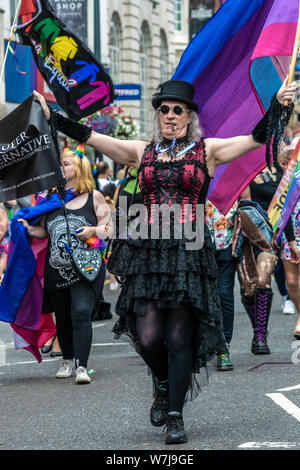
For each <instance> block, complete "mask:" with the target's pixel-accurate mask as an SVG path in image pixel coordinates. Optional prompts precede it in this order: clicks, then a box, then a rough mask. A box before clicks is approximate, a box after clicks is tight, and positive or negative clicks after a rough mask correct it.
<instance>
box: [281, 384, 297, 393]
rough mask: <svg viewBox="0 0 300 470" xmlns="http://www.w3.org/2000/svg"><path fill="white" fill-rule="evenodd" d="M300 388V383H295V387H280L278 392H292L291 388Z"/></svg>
mask: <svg viewBox="0 0 300 470" xmlns="http://www.w3.org/2000/svg"><path fill="white" fill-rule="evenodd" d="M299 388H300V384H299V385H294V386H293V387H286V388H279V389H278V390H276V392H290V391H291V390H299Z"/></svg>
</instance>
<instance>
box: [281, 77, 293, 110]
mask: <svg viewBox="0 0 300 470" xmlns="http://www.w3.org/2000/svg"><path fill="white" fill-rule="evenodd" d="M287 81H288V77H286V79H285V80H284V82H283V84H282V85H281V88H280V89H279V90H278V92H277V95H276V98H277V100H278V101H279V103H280V104H284V102H285V101H288V102H289V104H291V103H293V102H294V101H295V97H296V89H297V84H296V82H292V83H291V84H290V85H287Z"/></svg>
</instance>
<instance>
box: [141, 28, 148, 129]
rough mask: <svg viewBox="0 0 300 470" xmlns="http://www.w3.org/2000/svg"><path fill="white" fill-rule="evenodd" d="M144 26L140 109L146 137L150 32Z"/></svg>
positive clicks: (142, 127) (142, 32) (142, 33)
mask: <svg viewBox="0 0 300 470" xmlns="http://www.w3.org/2000/svg"><path fill="white" fill-rule="evenodd" d="M147 29H148V28H147V26H146V25H143V28H142V31H141V35H140V83H141V86H142V98H141V107H140V132H141V134H142V135H146V133H147V127H148V65H149V64H148V54H149V32H148V30H147Z"/></svg>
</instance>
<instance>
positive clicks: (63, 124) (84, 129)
mask: <svg viewBox="0 0 300 470" xmlns="http://www.w3.org/2000/svg"><path fill="white" fill-rule="evenodd" d="M50 114H51V117H52V118H53V120H54V122H55V126H56V129H57V130H59V131H60V132H62V133H63V134H65V135H66V136H68V137H70V138H71V139H73V140H76V141H77V142H79V143H81V144H84V143H85V142H86V141H87V140H88V139H89V138H90V137H91V133H92V128H91V127H89V126H85V125H84V124H79V123H78V122H76V121H73V120H72V119H69V118H66V117H64V116H62V114H60V113H58V112H55V111H53V109H52V108H50Z"/></svg>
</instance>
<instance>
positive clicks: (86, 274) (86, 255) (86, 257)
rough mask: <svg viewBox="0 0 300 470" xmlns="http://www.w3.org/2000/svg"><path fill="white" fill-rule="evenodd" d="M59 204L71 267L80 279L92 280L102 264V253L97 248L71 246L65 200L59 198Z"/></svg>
mask: <svg viewBox="0 0 300 470" xmlns="http://www.w3.org/2000/svg"><path fill="white" fill-rule="evenodd" d="M61 204H62V207H63V211H64V215H65V218H66V225H67V237H68V246H66V250H67V251H68V253H69V254H70V257H71V261H72V265H73V268H74V269H75V271H76V273H77V274H78V276H79V277H80V279H81V280H83V281H88V282H94V281H95V279H96V278H97V276H98V274H99V272H100V269H101V266H102V255H101V253H100V251H99V250H98V248H75V249H73V248H72V239H71V230H70V226H69V221H68V216H67V210H66V205H65V201H64V200H63V199H62V200H61Z"/></svg>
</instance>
